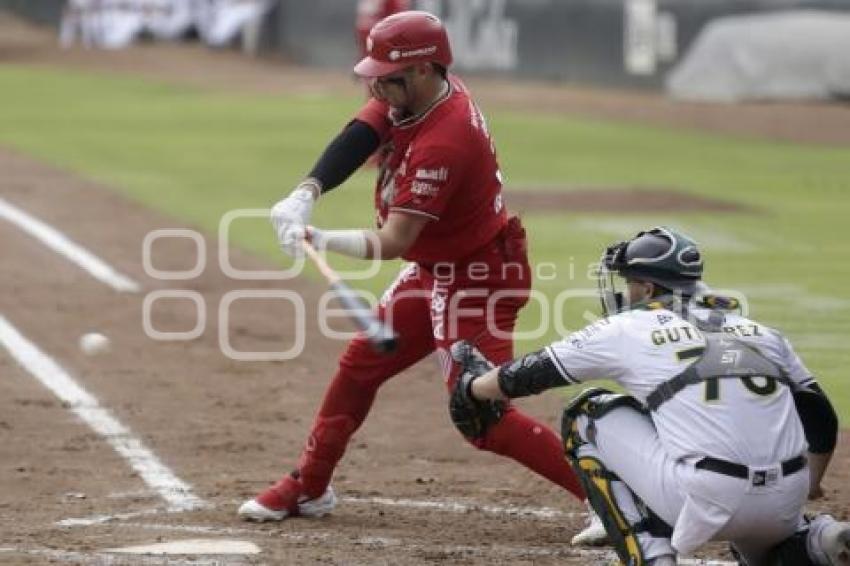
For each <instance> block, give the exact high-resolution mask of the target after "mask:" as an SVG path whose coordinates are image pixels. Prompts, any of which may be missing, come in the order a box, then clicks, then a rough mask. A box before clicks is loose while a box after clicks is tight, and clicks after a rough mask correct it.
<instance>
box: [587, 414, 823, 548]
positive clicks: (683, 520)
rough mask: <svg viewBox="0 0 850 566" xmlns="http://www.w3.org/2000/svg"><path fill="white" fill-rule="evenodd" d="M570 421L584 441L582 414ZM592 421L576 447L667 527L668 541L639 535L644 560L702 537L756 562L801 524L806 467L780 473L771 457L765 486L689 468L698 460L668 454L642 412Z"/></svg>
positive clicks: (691, 544) (689, 545)
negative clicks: (731, 546)
mask: <svg viewBox="0 0 850 566" xmlns="http://www.w3.org/2000/svg"><path fill="white" fill-rule="evenodd" d="M577 422H578V428H579V432H580V434H581V435H582V438H583V439H584V440H587V439H588V435H587V424H588V417H587V416H586V415H580V416H579V417H578V419H577ZM594 427H595V435H593V439H594V443H593V444H591V443H588V444H585V445H583V446H582V447H581V449H580V450H581V453H582V455H588V456H594V457H596V458H597V459H599V460H600V461H601V462H602V463H604V464H605V467H606V468H608V469H609V470H610V471H612V472H614V473H615V474H616V475H617V476H618V477H619V478H620V479H621V480H622V481H623V482H624V483H625V484H626V485H628V486H629V487H630V488H631V489H632V491H633V492H634V493H635V494H636V495H637V496H638V497H639V498H640V499H641V500H642V501H643V502H644V503H645V504H646V505H647V506H648V507H649V508H651V509H652V510H653V511H654V512H655V513H656V514H657V515H658V516H659V517H661V518H662V519H663V520H664V521H665V522H666V523H667V524H668V525H670V526H672V527H673V536H672V538H671V539H666V538H653V537H650V536H649V535H648V534H646V533H643V534H642V535H641V536H639V540H640V542H641V547H642V549H643V551H644V553H645V556H646V557H647V558H651V557H656V556H663V555H665V554H672V553H676V554H681V555H689V554H691V553H692V552H693V551H694V550H696V549H697V548H698V547H700V546H701V545H703V544H704V543H706V542H708V541H710V540H724V541H729V542H732V543H733V544H734V545H735V547H736V548H737V549H738V551H739V552H740V553H741V555H742V558H744V559H745V560H746V561H747V562H748V563H749V564H759V563H760V561H761V560H762V559H763V557H764V556H765V554H766V553H767V551H768V550H769V549H770V548H771V547H773V546H774V545H776V544H777V543H779V542H780V541H782V540H784V539H785V538H787V537H789V536H791V535H792V534H794V533H795V532H796V531H797V529H798V528H800V527H802V526H803V525H804V524H805V523H804V520H803V506H804V504H805V501H806V497H807V495H808V490H809V470H808V468H807V467H806V468H804V469H802V470H800V471H798V472H797V473H794V474H791V475H788V476H783V475H782V471H781V469H780V463H779V462H777V463H776V464H775V465H774V466H772V467H771V468H770V473H768V474H766V475H765V477H767V478H768V479H767V481H766V482H765V485H763V486H755V485H753V484H754V483H755V482H753V481H752V478H750V479H749V480H745V479H740V478H735V477H730V476H726V475H723V474H718V473H716V472H712V471H708V470H701V469H697V468H695V467H694V465H695V464H696V462H697V461H698V460H699V458H694V459H693V460H690V461H688V460H685V461H682V460H679V461H676V460H674V459H672V458H671V457H670V456H669V455H668V454H667V452H666V451H665V449H664V447H663V446H662V443H661V440H660V439H659V437H658V433H657V432H656V430H655V427H654V426H653V424H652V420H651V419H650V417H649V416H647V415H644V414H641V413H639V412H637V411H635V410H633V409H631V408H628V407H619V408H616V409H614V410H612V411H611V412H609V413H607V414H605V415H604V416H602V417H601V418H599V419H597V420H595V421H594ZM759 469H764V467H760V468H759ZM618 502H619V497H618ZM623 511H624V512H625V509H624V510H623Z"/></svg>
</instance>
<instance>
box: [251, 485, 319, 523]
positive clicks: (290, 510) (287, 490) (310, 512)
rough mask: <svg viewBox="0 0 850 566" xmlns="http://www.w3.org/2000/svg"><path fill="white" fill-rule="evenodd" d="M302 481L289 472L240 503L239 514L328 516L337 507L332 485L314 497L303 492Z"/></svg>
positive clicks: (258, 518)
mask: <svg viewBox="0 0 850 566" xmlns="http://www.w3.org/2000/svg"><path fill="white" fill-rule="evenodd" d="M301 492H302V486H301V481H299V480H298V478H297V477H294V476H292V475H287V476H286V477H284V478H283V479H282V480H280V481H279V482H277V483H276V484H274V485H273V486H271V487H269V488H267V489H265V490H263V491H262V492H261V493H260V494H259V495H258V496H257V497H255V498H254V499H251V500H249V501H246V502H245V503H243V504H242V505H241V506H240V507H239V516H240V517H242V518H243V519H245V520H246V521H257V522H260V523H262V522H264V521H282V520H283V519H285V518H286V517H292V516H300V517H324V516H325V515H327V514H328V513H330V512H331V511H332V510H333V508H334V507H336V495H335V494H334V490H333V488H332V487H330V486H328V488H327V489H326V490H325V492H324V493H323V494H322V495H320V496H319V497H315V498H313V499H310V498H308V497H307V496H306V495H304V494H302V493H301Z"/></svg>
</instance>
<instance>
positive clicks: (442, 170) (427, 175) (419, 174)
mask: <svg viewBox="0 0 850 566" xmlns="http://www.w3.org/2000/svg"><path fill="white" fill-rule="evenodd" d="M414 176H415V177H416V178H417V179H419V180H422V181H445V180H447V179H448V178H449V168H448V167H439V168H437V169H417V170H416V175H414Z"/></svg>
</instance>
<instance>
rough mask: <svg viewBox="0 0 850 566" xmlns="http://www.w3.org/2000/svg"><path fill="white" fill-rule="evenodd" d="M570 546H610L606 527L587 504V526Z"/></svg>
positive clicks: (574, 538)
mask: <svg viewBox="0 0 850 566" xmlns="http://www.w3.org/2000/svg"><path fill="white" fill-rule="evenodd" d="M570 544H572V545H573V546H604V545H606V544H608V533H607V532H605V525H603V524H602V519H600V518H599V515H597V514H596V511H594V510H593V507H591V506H590V503H587V526H586V527H585V528H584V530H583V531H581V532H580V533H578V534H577V535H575V536H574V537H573V538H572V540H571V541H570Z"/></svg>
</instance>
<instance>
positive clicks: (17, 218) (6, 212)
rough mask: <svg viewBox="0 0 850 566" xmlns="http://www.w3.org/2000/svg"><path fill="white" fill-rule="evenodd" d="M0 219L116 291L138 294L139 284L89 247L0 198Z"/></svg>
mask: <svg viewBox="0 0 850 566" xmlns="http://www.w3.org/2000/svg"><path fill="white" fill-rule="evenodd" d="M0 218H5V219H6V220H8V221H9V222H11V223H12V224H15V225H16V226H18V227H19V228H21V229H22V230H24V231H25V232H27V233H28V234H29V235H31V236H32V237H34V238H36V239H38V240H40V241H41V242H42V243H43V244H45V245H46V246H47V247H49V248H50V249H52V250H53V251H54V252H56V253H58V254H59V255H61V256H64V257H65V258H66V259H67V260H68V261H70V262H72V263H74V264H76V265H77V266H78V267H80V268H82V269H83V270H85V271H87V272H89V274H90V275H91V276H92V277H94V278H95V279H97V280H98V281H100V282H102V283H105V284H107V285H109V286H110V287H112V288H113V289H115V290H116V291H121V292H126V293H137V292H139V290H141V286H140V285H139V284H138V283H136V282H135V281H133V280H132V279H130V278H129V277H127V276H126V275H122V274H121V273H118V272H117V271H116V270H115V269H113V268H112V267H111V266H110V265H109V264H107V263H106V262H105V261H103V260H102V259H100V258H99V257H97V256H96V255H94V254H93V253H91V252H90V251H89V250H87V249H85V248H84V247H82V246H80V245H79V244H77V243H76V242H73V241H72V240H70V239H69V238H68V237H67V236H65V235H64V234H62V233H61V232H59V231H58V230H56V229H55V228H53V227H52V226H49V225H48V224H45V223H44V222H42V221H41V220H39V219H38V218H35V217H34V216H31V215H30V214H28V213H26V212H24V211H23V210H21V209H20V208H17V207H16V206H13V205H12V204H10V203H9V202H8V201H6V200H4V199H2V198H0Z"/></svg>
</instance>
